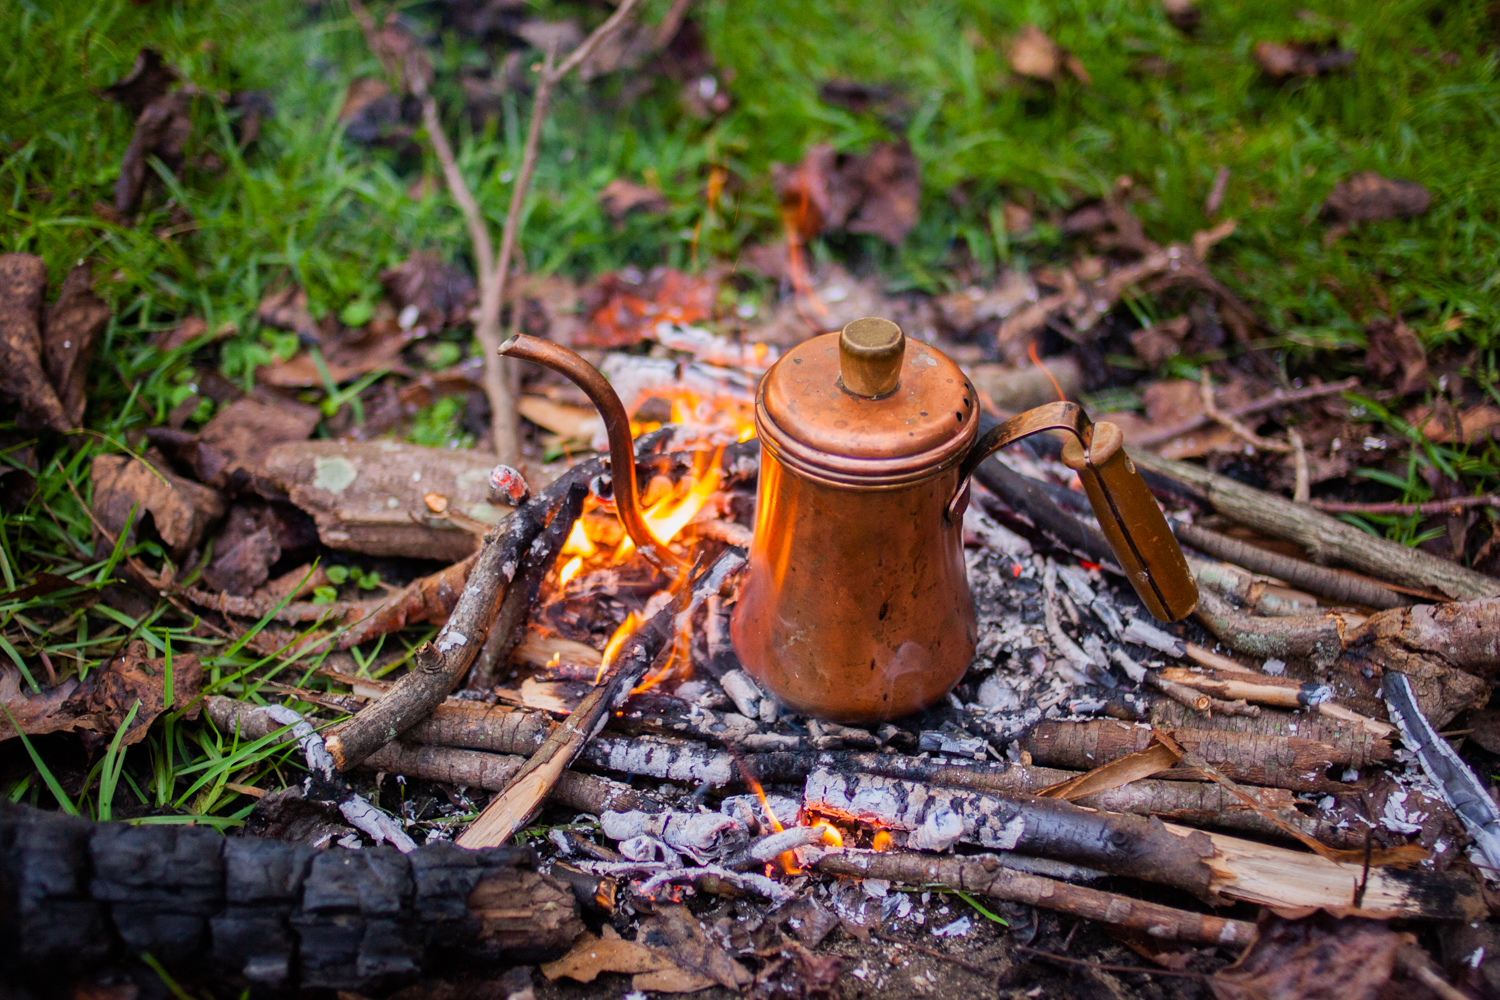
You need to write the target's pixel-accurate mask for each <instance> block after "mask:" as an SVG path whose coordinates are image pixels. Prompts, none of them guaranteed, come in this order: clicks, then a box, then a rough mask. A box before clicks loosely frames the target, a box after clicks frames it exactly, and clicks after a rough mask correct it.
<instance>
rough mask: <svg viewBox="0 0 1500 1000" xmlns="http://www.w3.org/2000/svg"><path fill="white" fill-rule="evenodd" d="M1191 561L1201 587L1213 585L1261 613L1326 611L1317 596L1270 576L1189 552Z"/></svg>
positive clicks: (1227, 595)
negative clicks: (1274, 579)
mask: <svg viewBox="0 0 1500 1000" xmlns="http://www.w3.org/2000/svg"><path fill="white" fill-rule="evenodd" d="M1187 564H1188V569H1190V570H1191V571H1192V573H1193V578H1194V579H1196V580H1197V581H1198V586H1199V587H1210V588H1212V589H1214V590H1216V591H1218V592H1219V593H1220V594H1223V595H1224V596H1225V597H1233V598H1234V599H1235V600H1237V601H1239V602H1240V604H1241V605H1242V606H1244V607H1245V608H1247V609H1249V610H1251V611H1253V612H1255V613H1256V614H1258V615H1273V616H1274V615H1315V614H1318V613H1319V612H1320V611H1321V610H1322V609H1321V608H1320V607H1319V606H1318V599H1317V598H1316V597H1314V596H1313V595H1311V594H1306V593H1303V592H1302V591H1300V590H1292V589H1291V588H1290V587H1283V586H1281V585H1280V584H1279V583H1276V582H1275V581H1273V580H1272V579H1271V578H1270V577H1266V576H1258V575H1256V574H1255V573H1252V572H1250V571H1249V570H1247V569H1241V568H1240V567H1239V566H1235V565H1233V564H1232V563H1227V562H1220V561H1219V560H1217V559H1199V558H1198V557H1197V556H1191V555H1189V556H1187Z"/></svg>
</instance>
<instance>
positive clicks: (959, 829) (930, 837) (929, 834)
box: [906, 809, 964, 851]
mask: <svg viewBox="0 0 1500 1000" xmlns="http://www.w3.org/2000/svg"><path fill="white" fill-rule="evenodd" d="M963 835H964V821H963V819H962V818H961V817H960V816H959V815H958V813H956V812H954V811H953V810H951V809H934V810H932V811H931V812H929V813H928V814H927V815H926V816H925V817H923V819H922V824H921V825H920V826H918V827H917V828H916V829H915V830H913V831H912V832H911V834H910V835H909V836H907V838H906V846H907V847H910V848H911V849H912V850H916V851H946V850H947V849H948V848H950V847H952V846H953V845H954V844H956V843H958V841H959V839H960V838H961V837H963Z"/></svg>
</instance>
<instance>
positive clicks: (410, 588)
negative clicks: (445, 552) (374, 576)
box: [335, 552, 479, 649]
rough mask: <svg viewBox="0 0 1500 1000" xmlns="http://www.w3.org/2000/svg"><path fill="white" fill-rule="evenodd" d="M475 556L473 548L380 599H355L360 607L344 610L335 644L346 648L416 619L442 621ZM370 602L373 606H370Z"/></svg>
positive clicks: (470, 569) (459, 592)
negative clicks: (470, 554) (468, 554)
mask: <svg viewBox="0 0 1500 1000" xmlns="http://www.w3.org/2000/svg"><path fill="white" fill-rule="evenodd" d="M478 558H479V554H478V553H477V552H476V553H475V554H474V555H472V556H469V557H468V558H467V559H465V560H463V561H462V562H456V563H454V564H453V565H452V566H449V567H448V568H447V569H442V570H438V571H437V572H436V573H433V574H432V575H430V576H424V577H421V578H420V579H417V580H413V581H412V582H411V583H409V584H407V585H406V586H405V587H403V588H401V590H399V591H398V592H396V593H395V594H392V595H391V596H390V597H388V598H387V599H385V600H384V601H380V602H378V603H377V602H374V601H360V602H358V603H359V605H360V607H357V608H349V609H348V610H346V611H345V613H344V616H343V619H342V622H343V624H344V625H345V626H346V628H345V630H344V633H343V634H342V635H340V636H339V638H338V642H337V643H335V648H337V649H350V648H352V647H354V646H358V645H360V644H362V643H366V642H369V641H370V640H371V639H376V638H379V637H380V636H382V635H388V634H390V633H391V632H399V631H401V630H402V629H404V628H406V626H408V625H412V624H416V623H418V622H431V623H432V624H435V625H440V624H442V623H443V622H446V621H447V620H448V616H449V615H451V614H453V609H454V607H456V606H457V605H458V598H459V596H460V595H461V594H462V593H463V590H464V586H465V585H466V584H468V582H469V573H470V572H471V571H472V570H473V568H474V561H475V560H476V559H478ZM372 604H374V605H375V607H374V608H373V609H370V605H372Z"/></svg>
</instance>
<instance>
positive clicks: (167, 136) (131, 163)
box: [115, 91, 193, 215]
mask: <svg viewBox="0 0 1500 1000" xmlns="http://www.w3.org/2000/svg"><path fill="white" fill-rule="evenodd" d="M189 107H190V100H189V98H188V95H187V94H185V93H183V92H182V91H171V92H169V93H166V94H163V95H162V96H160V97H158V98H157V99H156V100H154V101H152V102H151V103H150V104H148V105H146V107H145V109H144V110H142V111H141V114H140V117H139V118H138V119H136V123H135V133H134V134H133V135H131V137H130V145H129V146H127V147H125V155H124V156H123V157H122V158H121V160H120V174H119V176H118V177H117V178H115V210H116V211H118V212H120V213H121V214H122V215H129V214H130V213H131V212H133V211H134V210H135V206H136V203H137V202H138V201H139V200H140V197H141V190H142V189H143V188H144V187H145V184H146V178H147V176H148V171H149V169H150V167H149V164H148V160H149V159H150V158H151V157H153V156H154V157H156V158H157V159H159V160H161V162H162V163H163V164H165V165H166V167H167V169H168V170H170V171H172V172H173V173H174V174H175V173H176V172H177V171H178V170H179V169H180V168H181V167H182V154H183V150H184V149H185V148H186V146H187V141H188V137H189V136H191V135H192V132H193V122H192V119H191V118H190V117H189V115H188V111H189Z"/></svg>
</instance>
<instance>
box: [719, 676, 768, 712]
mask: <svg viewBox="0 0 1500 1000" xmlns="http://www.w3.org/2000/svg"><path fill="white" fill-rule="evenodd" d="M719 686H720V687H722V688H723V689H724V693H725V694H727V695H729V700H730V701H732V702H734V707H735V708H737V709H739V710H740V714H741V715H743V716H745V717H746V718H748V719H754V718H757V717H758V716H759V715H760V702H761V699H762V698H764V697H765V695H764V694H763V693H762V692H761V690H760V686H759V685H757V684H756V683H755V681H754V680H752V679H751V677H750V675H749V674H747V673H745V671H743V670H730V671H728V672H726V673H725V674H724V676H723V677H720V678H719Z"/></svg>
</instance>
